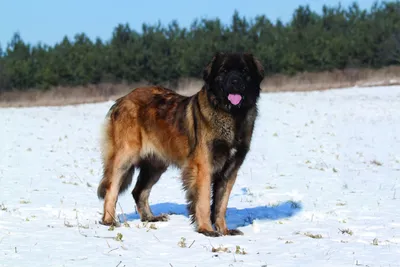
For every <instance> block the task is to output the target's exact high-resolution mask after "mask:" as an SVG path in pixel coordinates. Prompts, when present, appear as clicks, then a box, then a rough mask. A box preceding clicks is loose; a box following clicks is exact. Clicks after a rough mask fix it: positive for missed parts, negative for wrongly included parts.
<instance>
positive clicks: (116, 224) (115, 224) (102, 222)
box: [99, 220, 121, 227]
mask: <svg viewBox="0 0 400 267" xmlns="http://www.w3.org/2000/svg"><path fill="white" fill-rule="evenodd" d="M99 224H101V225H104V226H114V227H120V226H121V224H120V223H119V222H116V221H114V220H112V221H105V220H101V221H99Z"/></svg>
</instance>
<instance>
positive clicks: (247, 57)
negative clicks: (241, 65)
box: [244, 53, 265, 83]
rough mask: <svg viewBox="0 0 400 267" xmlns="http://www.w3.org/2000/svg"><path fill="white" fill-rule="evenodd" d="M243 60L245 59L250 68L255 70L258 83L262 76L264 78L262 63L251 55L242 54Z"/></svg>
mask: <svg viewBox="0 0 400 267" xmlns="http://www.w3.org/2000/svg"><path fill="white" fill-rule="evenodd" d="M244 58H245V60H246V62H247V63H250V64H251V66H253V67H254V68H255V70H256V71H257V78H258V82H259V83H260V82H261V81H262V80H263V79H264V76H265V71H264V67H263V65H262V63H261V62H260V60H258V58H256V57H255V56H254V55H253V54H252V53H244Z"/></svg>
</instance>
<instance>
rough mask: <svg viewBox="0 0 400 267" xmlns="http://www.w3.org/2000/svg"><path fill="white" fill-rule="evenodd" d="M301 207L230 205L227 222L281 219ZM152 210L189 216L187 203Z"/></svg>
mask: <svg viewBox="0 0 400 267" xmlns="http://www.w3.org/2000/svg"><path fill="white" fill-rule="evenodd" d="M301 209H302V205H301V203H299V202H295V201H286V202H283V203H280V204H277V205H274V206H258V207H252V208H244V209H237V208H230V207H228V208H227V211H226V223H227V226H228V228H237V227H243V226H247V225H250V224H252V223H253V221H254V220H279V219H284V218H289V217H292V216H294V215H296V214H297V213H298V212H300V211H301ZM151 210H152V211H153V213H154V215H159V214H161V213H166V214H173V215H183V216H185V217H189V215H188V211H187V208H186V205H185V204H177V203H171V202H166V203H159V204H155V205H151ZM118 217H119V220H120V221H121V222H123V221H133V220H138V219H140V217H139V214H138V213H137V212H135V213H128V214H119V215H118Z"/></svg>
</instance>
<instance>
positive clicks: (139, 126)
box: [97, 52, 264, 237]
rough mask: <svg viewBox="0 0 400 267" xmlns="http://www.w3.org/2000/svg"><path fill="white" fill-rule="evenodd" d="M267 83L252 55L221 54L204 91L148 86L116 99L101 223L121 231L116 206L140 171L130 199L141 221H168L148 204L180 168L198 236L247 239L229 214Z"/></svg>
mask: <svg viewBox="0 0 400 267" xmlns="http://www.w3.org/2000/svg"><path fill="white" fill-rule="evenodd" d="M263 79H264V68H263V66H262V64H261V63H260V61H259V60H258V59H257V58H256V57H255V56H254V55H253V54H251V53H237V52H229V53H228V52H217V53H215V54H214V55H213V57H212V59H211V61H210V62H209V63H208V64H207V66H206V67H205V68H204V70H203V80H204V84H203V86H202V87H201V89H200V91H198V92H197V93H196V94H194V95H192V96H183V95H180V94H178V93H176V92H174V91H173V90H170V89H168V88H164V87H161V86H144V87H139V88H135V89H133V90H132V91H131V92H130V93H128V94H127V95H125V96H123V97H121V98H119V99H117V100H116V101H115V103H114V105H113V106H112V107H111V108H110V110H109V112H108V114H107V116H106V121H105V128H104V136H103V141H102V145H103V146H102V157H103V177H102V179H101V181H100V183H99V186H98V190H97V195H98V197H99V199H104V213H103V217H102V220H101V222H100V223H101V224H103V225H118V223H117V222H116V220H115V218H114V215H115V209H116V202H117V199H118V196H119V194H121V193H123V192H124V191H125V190H126V189H127V188H128V187H129V185H130V184H131V183H132V179H133V174H134V170H135V168H137V169H139V170H140V172H139V175H138V178H137V181H136V184H135V187H134V189H133V191H132V196H133V199H134V201H135V204H136V208H137V211H138V213H139V215H140V219H141V221H148V222H157V221H167V220H169V217H168V215H167V214H161V215H158V216H154V215H153V213H152V211H151V209H150V206H149V202H148V198H149V194H150V191H151V189H152V187H153V186H154V185H155V184H156V183H157V182H158V180H159V179H160V177H161V175H162V174H163V173H164V172H165V171H166V170H167V168H168V167H169V166H175V167H177V168H179V169H180V170H181V174H182V177H181V178H182V184H183V190H184V191H185V192H186V195H185V196H186V199H187V203H188V212H189V217H190V218H191V219H190V221H191V224H194V225H195V226H196V227H195V228H196V231H197V232H198V233H200V234H204V235H205V236H210V237H216V236H221V235H243V233H242V232H241V231H240V230H238V229H228V228H227V225H226V220H225V215H226V209H227V204H228V199H229V195H230V193H231V190H232V187H233V185H234V183H235V181H236V177H237V174H238V170H239V168H240V167H241V165H242V163H243V161H244V160H245V157H246V155H247V153H248V151H249V149H250V144H251V139H252V135H253V130H254V126H255V121H256V118H257V115H258V109H257V102H258V99H259V96H260V92H261V89H260V83H261V81H262V80H263ZM211 193H212V194H211ZM211 195H212V197H211ZM210 203H211V204H210ZM213 226H214V227H215V228H213Z"/></svg>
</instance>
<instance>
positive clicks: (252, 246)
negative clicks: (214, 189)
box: [0, 86, 400, 267]
mask: <svg viewBox="0 0 400 267" xmlns="http://www.w3.org/2000/svg"><path fill="white" fill-rule="evenodd" d="M111 105H112V102H106V103H98V104H86V105H77V106H64V107H36V108H4V109H1V110H0V124H1V125H2V127H1V130H0V138H1V140H2V143H1V146H0V155H1V156H0V266H97V265H100V266H120V267H122V266H146V265H148V266H174V267H176V266H400V262H399V255H400V244H399V243H400V211H399V208H398V207H399V204H400V87H399V86H390V87H369V88H347V89H337V90H329V91H319V92H305V93H304V92H303V93H299V92H296V93H274V94H263V95H262V98H261V100H260V117H259V118H258V120H257V124H256V129H255V133H254V139H253V143H252V146H251V150H250V152H249V154H248V157H247V159H246V161H245V162H244V165H243V166H242V168H241V170H240V172H239V176H238V179H237V182H236V184H235V186H234V188H233V191H232V195H231V198H230V201H229V209H228V212H227V221H228V226H229V227H239V229H240V230H242V231H243V232H244V235H243V236H224V237H218V238H212V237H205V236H203V235H201V234H198V233H196V232H194V231H193V228H192V226H191V225H190V224H189V219H188V217H187V212H186V209H185V198H184V193H183V191H182V189H181V183H180V181H179V171H178V170H176V169H170V170H169V171H167V172H166V173H165V174H164V175H163V177H162V178H161V180H160V182H159V183H158V184H156V185H155V187H154V189H153V191H152V193H151V195H150V204H151V205H152V209H153V210H154V212H155V213H160V212H172V213H173V215H171V216H170V221H168V222H159V223H154V224H144V223H141V222H140V221H139V219H138V218H139V217H138V215H137V214H136V212H135V205H134V202H133V198H132V196H131V195H130V193H129V192H130V190H132V188H133V184H132V185H131V188H130V190H129V191H128V192H127V193H125V194H124V195H122V196H120V198H119V202H118V205H117V208H118V215H119V218H120V219H121V221H122V222H123V221H124V220H127V221H126V222H127V223H126V224H125V225H124V224H123V225H122V226H121V227H119V228H115V229H109V228H108V227H105V226H102V225H100V224H99V223H98V221H99V220H100V218H101V212H102V202H101V201H100V200H98V198H97V196H96V187H97V185H98V183H99V181H100V178H101V162H100V154H99V145H98V142H99V134H100V132H99V130H100V126H101V123H102V120H103V118H104V116H105V114H106V113H107V110H108V108H109V107H110V106H111ZM136 175H137V172H136V173H135V177H136ZM134 182H135V180H134ZM122 211H123V212H124V213H122ZM128 226H129V227H128ZM121 234H122V240H119V239H118V237H121ZM313 237H314V238H313ZM182 241H184V242H182ZM183 243H185V244H186V247H185V246H183V245H182V244H183ZM236 246H240V248H238V249H237V247H236ZM213 248H214V250H217V252H213V251H212V249H213ZM227 249H228V250H229V251H228V250H227ZM243 250H244V251H245V252H246V254H241V253H240V252H242V251H243ZM236 252H238V253H236Z"/></svg>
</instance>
